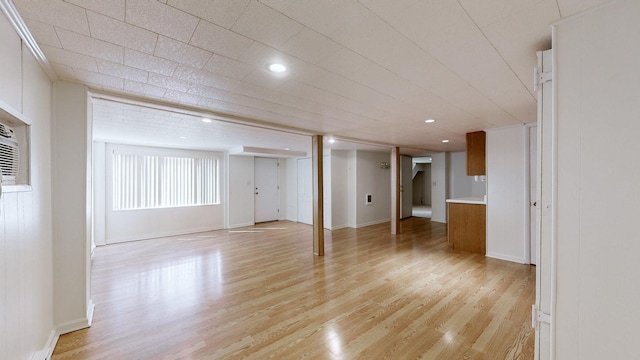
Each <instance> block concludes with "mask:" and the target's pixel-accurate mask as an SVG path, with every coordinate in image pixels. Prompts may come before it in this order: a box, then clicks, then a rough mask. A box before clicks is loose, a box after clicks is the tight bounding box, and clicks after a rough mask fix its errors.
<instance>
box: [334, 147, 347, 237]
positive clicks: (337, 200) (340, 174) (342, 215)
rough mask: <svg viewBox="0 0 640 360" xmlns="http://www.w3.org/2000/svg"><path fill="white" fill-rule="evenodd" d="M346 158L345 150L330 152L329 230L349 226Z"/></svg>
mask: <svg viewBox="0 0 640 360" xmlns="http://www.w3.org/2000/svg"><path fill="white" fill-rule="evenodd" d="M348 157H349V153H348V151H345V150H331V229H332V230H335V229H341V228H345V227H347V226H348V224H349V216H348V214H347V211H348V205H347V198H348V196H349V195H348V191H347V189H348V187H349V178H348Z"/></svg>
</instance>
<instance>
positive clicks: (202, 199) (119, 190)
mask: <svg viewBox="0 0 640 360" xmlns="http://www.w3.org/2000/svg"><path fill="white" fill-rule="evenodd" d="M112 163H113V209H114V210H130V209H148V208H160V207H178V206H193V205H211V204H218V203H219V201H218V182H219V180H218V159H216V158H203V157H187V156H181V157H177V156H162V155H142V154H131V153H121V152H114V153H113V162H112Z"/></svg>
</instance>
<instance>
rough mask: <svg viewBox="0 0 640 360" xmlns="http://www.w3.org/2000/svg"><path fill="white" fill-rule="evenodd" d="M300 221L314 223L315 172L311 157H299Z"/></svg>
mask: <svg viewBox="0 0 640 360" xmlns="http://www.w3.org/2000/svg"><path fill="white" fill-rule="evenodd" d="M297 169H298V196H297V197H296V198H297V199H298V222H301V223H303V224H309V225H313V174H312V172H311V158H304V159H298V166H297Z"/></svg>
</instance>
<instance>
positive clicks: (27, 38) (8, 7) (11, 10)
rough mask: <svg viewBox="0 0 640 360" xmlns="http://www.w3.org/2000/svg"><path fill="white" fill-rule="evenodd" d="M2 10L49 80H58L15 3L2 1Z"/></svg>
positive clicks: (7, 0)
mask: <svg viewBox="0 0 640 360" xmlns="http://www.w3.org/2000/svg"><path fill="white" fill-rule="evenodd" d="M0 9H2V12H3V13H4V14H5V15H6V16H7V19H8V20H9V22H10V23H11V25H12V26H13V29H14V30H15V31H16V33H18V36H20V38H21V39H22V43H23V44H24V45H25V46H26V47H27V49H29V51H30V52H31V54H33V57H34V58H35V59H36V61H37V62H38V63H39V64H40V67H41V68H42V70H44V72H45V74H47V77H49V80H51V81H52V82H53V81H56V80H58V75H56V72H55V71H54V70H53V67H52V66H51V63H49V60H47V58H46V56H44V53H43V52H42V50H41V49H40V46H38V43H37V42H36V40H35V39H34V38H33V35H31V32H30V31H29V29H28V28H27V25H26V24H25V23H24V20H22V16H20V14H19V13H18V10H17V9H16V7H15V6H14V5H13V2H12V1H11V0H0Z"/></svg>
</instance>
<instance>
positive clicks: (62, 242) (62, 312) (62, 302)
mask: <svg viewBox="0 0 640 360" xmlns="http://www.w3.org/2000/svg"><path fill="white" fill-rule="evenodd" d="M52 110H53V115H52V132H53V136H52V141H53V150H52V158H53V168H52V169H53V171H52V185H53V186H52V190H53V208H52V210H53V238H54V247H53V279H54V283H53V284H54V289H55V291H54V293H53V294H54V305H55V312H54V320H55V322H56V324H57V326H58V330H59V331H60V332H62V333H66V332H70V331H74V330H78V329H81V328H84V327H87V326H89V325H91V318H92V316H93V304H92V302H91V287H90V277H91V276H90V262H91V260H90V256H91V244H90V241H91V233H92V230H91V210H92V207H93V206H92V200H91V183H92V181H91V171H92V165H91V157H92V155H91V148H92V142H91V118H90V113H91V112H90V104H89V101H88V94H87V88H86V87H85V86H83V85H78V84H72V83H66V82H56V83H54V84H53V104H52Z"/></svg>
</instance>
